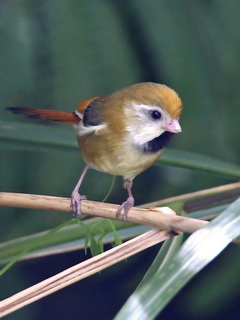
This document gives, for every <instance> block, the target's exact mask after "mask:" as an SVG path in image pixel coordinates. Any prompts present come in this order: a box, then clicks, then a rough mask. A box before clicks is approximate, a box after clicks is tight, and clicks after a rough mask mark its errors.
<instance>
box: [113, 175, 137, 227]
mask: <svg viewBox="0 0 240 320" xmlns="http://www.w3.org/2000/svg"><path fill="white" fill-rule="evenodd" d="M132 185H133V182H132V180H130V179H124V181H123V187H124V189H127V192H128V198H127V200H126V201H125V202H123V203H122V204H121V206H120V207H119V208H118V209H117V212H116V216H119V215H120V213H121V211H122V210H124V214H123V220H124V221H127V214H128V211H129V210H130V209H131V208H132V207H133V206H134V198H133V195H132V190H131V188H132Z"/></svg>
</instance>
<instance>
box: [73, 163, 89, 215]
mask: <svg viewBox="0 0 240 320" xmlns="http://www.w3.org/2000/svg"><path fill="white" fill-rule="evenodd" d="M88 169H89V165H86V167H85V168H84V170H83V172H82V174H81V176H80V178H79V180H78V183H77V184H76V187H75V188H74V190H73V192H72V196H71V205H70V208H71V210H72V212H73V215H74V217H76V218H77V217H80V216H81V214H82V212H81V201H82V200H86V197H85V196H82V195H80V194H79V192H78V190H79V188H80V186H81V184H82V182H83V179H84V177H85V175H86V173H87V171H88Z"/></svg>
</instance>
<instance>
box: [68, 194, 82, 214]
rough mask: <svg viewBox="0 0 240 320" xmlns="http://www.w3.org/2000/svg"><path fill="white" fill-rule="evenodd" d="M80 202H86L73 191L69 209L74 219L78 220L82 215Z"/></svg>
mask: <svg viewBox="0 0 240 320" xmlns="http://www.w3.org/2000/svg"><path fill="white" fill-rule="evenodd" d="M82 200H86V197H85V196H81V195H80V194H79V193H78V192H77V191H73V193H72V197H71V206H70V208H71V210H72V212H73V215H74V217H75V218H79V217H80V216H81V215H82V212H81V202H82Z"/></svg>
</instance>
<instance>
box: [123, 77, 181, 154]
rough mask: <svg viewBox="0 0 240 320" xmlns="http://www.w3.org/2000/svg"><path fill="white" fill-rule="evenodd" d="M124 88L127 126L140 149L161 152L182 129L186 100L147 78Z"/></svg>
mask: <svg viewBox="0 0 240 320" xmlns="http://www.w3.org/2000/svg"><path fill="white" fill-rule="evenodd" d="M124 90H126V91H125V101H124V113H125V130H126V131H127V132H128V137H129V138H130V139H131V140H132V141H133V144H134V145H135V146H137V147H138V148H139V149H142V150H143V151H144V152H147V153H148V152H157V151H159V150H161V149H162V148H163V147H164V146H165V145H166V144H167V142H168V141H169V139H170V138H171V137H172V136H173V135H174V134H175V133H178V132H181V126H180V124H179V117H180V115H181V111H182V103H181V100H180V98H179V97H178V95H177V93H176V92H175V91H174V90H173V89H171V88H169V87H167V86H165V85H162V84H157V83H151V82H146V83H139V84H137V85H133V86H130V87H128V88H126V89H124Z"/></svg>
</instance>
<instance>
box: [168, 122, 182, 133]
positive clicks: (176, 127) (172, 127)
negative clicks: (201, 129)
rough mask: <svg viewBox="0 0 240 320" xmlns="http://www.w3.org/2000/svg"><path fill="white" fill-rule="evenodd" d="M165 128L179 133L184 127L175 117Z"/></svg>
mask: <svg viewBox="0 0 240 320" xmlns="http://www.w3.org/2000/svg"><path fill="white" fill-rule="evenodd" d="M164 129H165V131H168V132H172V133H178V132H181V131H182V128H181V126H180V124H179V121H178V120H177V119H173V120H172V121H171V122H169V124H168V125H166V127H165V128H164Z"/></svg>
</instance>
